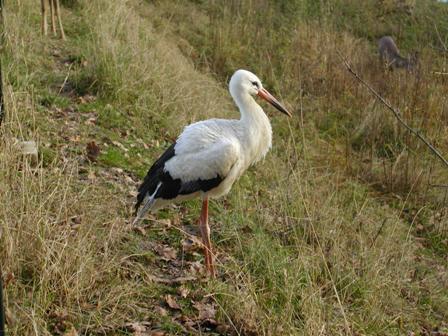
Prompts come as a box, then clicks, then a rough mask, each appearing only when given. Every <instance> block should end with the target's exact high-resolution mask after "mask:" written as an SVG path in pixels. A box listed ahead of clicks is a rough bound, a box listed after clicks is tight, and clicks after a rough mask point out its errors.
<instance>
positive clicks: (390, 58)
mask: <svg viewBox="0 0 448 336" xmlns="http://www.w3.org/2000/svg"><path fill="white" fill-rule="evenodd" d="M378 52H379V54H380V61H381V63H383V64H385V65H386V66H387V68H389V69H390V70H393V69H397V68H404V69H406V70H408V71H410V70H412V69H414V68H415V66H416V65H417V53H414V54H413V55H412V56H410V57H407V58H406V57H403V56H401V55H400V51H399V50H398V47H397V45H396V44H395V41H394V40H393V38H392V37H390V36H383V37H382V38H380V39H379V40H378Z"/></svg>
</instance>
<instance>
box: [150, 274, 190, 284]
mask: <svg viewBox="0 0 448 336" xmlns="http://www.w3.org/2000/svg"><path fill="white" fill-rule="evenodd" d="M150 279H151V281H154V282H157V283H163V284H167V285H174V284H179V283H185V282H189V281H193V280H197V278H196V277H193V276H184V277H177V278H172V279H167V278H159V277H157V276H154V275H152V276H150Z"/></svg>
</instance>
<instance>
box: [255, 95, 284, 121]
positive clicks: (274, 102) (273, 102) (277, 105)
mask: <svg viewBox="0 0 448 336" xmlns="http://www.w3.org/2000/svg"><path fill="white" fill-rule="evenodd" d="M257 95H258V96H259V97H261V98H263V99H264V100H266V101H267V102H269V103H270V104H271V105H272V106H274V107H275V108H276V109H277V110H279V111H280V112H283V113H284V114H286V115H287V116H288V117H292V115H291V113H289V111H288V110H287V109H286V108H285V107H284V106H283V105H282V104H280V102H279V101H278V100H277V99H275V97H274V96H273V95H271V94H270V93H269V92H268V91H267V90H266V89H263V88H261V89H260V90H258V93H257Z"/></svg>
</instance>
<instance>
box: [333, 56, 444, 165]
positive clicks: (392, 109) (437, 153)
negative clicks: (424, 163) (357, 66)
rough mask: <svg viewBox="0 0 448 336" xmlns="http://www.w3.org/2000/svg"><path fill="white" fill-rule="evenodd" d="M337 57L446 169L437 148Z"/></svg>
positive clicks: (347, 64) (345, 60) (345, 62)
mask: <svg viewBox="0 0 448 336" xmlns="http://www.w3.org/2000/svg"><path fill="white" fill-rule="evenodd" d="M338 54H339V57H340V58H341V59H342V62H343V63H344V65H345V67H346V68H347V70H348V71H349V72H350V73H351V74H352V75H353V76H354V77H355V78H356V79H357V80H358V81H359V82H361V83H362V84H363V85H364V86H365V87H366V88H367V89H368V90H369V91H370V92H371V93H372V94H373V95H374V96H375V97H376V98H377V99H378V100H379V101H380V102H381V103H383V104H384V105H385V106H386V107H387V108H388V109H389V110H390V111H391V112H392V113H393V114H394V116H395V118H397V120H398V122H399V123H400V124H402V125H403V126H404V127H405V128H406V129H407V130H408V131H409V132H411V133H412V134H414V135H415V136H416V137H417V138H418V139H420V140H421V141H422V142H423V143H424V144H425V145H426V146H427V147H428V148H429V149H430V150H431V152H433V153H434V155H435V156H437V157H438V158H439V159H440V161H442V162H443V164H444V165H445V166H446V167H448V161H447V160H446V159H445V158H444V157H443V155H442V154H441V153H440V152H439V150H438V149H437V148H435V147H434V146H433V145H432V144H431V143H430V142H429V141H428V140H427V139H426V138H425V137H424V136H423V135H422V134H420V132H419V131H417V130H415V129H413V128H412V127H411V126H409V125H408V124H406V122H405V121H404V120H403V118H402V117H401V114H400V111H398V110H397V109H395V108H394V107H393V106H392V105H391V104H390V103H389V102H387V101H386V100H385V99H384V98H383V97H382V96H380V94H379V93H378V92H376V91H375V90H374V89H373V88H372V87H371V86H370V85H369V84H368V83H367V82H365V81H364V80H363V79H362V78H361V77H359V75H358V74H357V73H356V72H355V71H354V70H353V68H352V67H351V65H350V63H348V61H347V59H346V58H345V57H344V56H342V55H341V54H340V53H338Z"/></svg>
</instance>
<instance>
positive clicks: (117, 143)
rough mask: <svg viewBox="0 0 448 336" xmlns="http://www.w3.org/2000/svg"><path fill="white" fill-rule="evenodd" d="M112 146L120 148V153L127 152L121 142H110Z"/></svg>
mask: <svg viewBox="0 0 448 336" xmlns="http://www.w3.org/2000/svg"><path fill="white" fill-rule="evenodd" d="M112 144H114V145H115V146H117V147H118V148H120V149H121V150H122V151H124V152H127V151H129V149H127V148H126V147H125V146H124V145H123V144H122V143H121V142H118V141H112Z"/></svg>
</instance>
